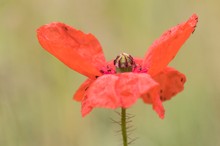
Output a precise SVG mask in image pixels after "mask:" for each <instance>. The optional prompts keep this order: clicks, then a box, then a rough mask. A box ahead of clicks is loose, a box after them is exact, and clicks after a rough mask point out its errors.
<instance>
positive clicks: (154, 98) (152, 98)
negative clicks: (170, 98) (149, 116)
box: [141, 88, 165, 119]
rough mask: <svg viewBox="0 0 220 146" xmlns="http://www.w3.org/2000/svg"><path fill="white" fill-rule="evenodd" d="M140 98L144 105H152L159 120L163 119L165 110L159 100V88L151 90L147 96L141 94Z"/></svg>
mask: <svg viewBox="0 0 220 146" xmlns="http://www.w3.org/2000/svg"><path fill="white" fill-rule="evenodd" d="M141 98H142V99H143V101H144V102H145V103H150V104H152V107H153V109H154V110H155V112H156V113H157V114H158V116H159V117H160V118H161V119H163V118H164V114H165V110H164V107H163V105H162V101H161V100H160V96H159V88H152V89H151V90H150V91H149V92H148V93H147V94H143V95H142V96H141Z"/></svg>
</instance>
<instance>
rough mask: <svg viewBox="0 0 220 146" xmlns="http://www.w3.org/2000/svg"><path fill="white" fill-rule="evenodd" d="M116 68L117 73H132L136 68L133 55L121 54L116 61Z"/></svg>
mask: <svg viewBox="0 0 220 146" xmlns="http://www.w3.org/2000/svg"><path fill="white" fill-rule="evenodd" d="M114 66H115V69H116V72H117V73H121V72H132V69H133V67H135V62H134V59H133V57H132V56H131V55H129V54H127V53H121V54H119V55H118V56H117V57H116V59H115V60H114Z"/></svg>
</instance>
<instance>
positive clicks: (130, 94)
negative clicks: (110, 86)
mask: <svg viewBox="0 0 220 146" xmlns="http://www.w3.org/2000/svg"><path fill="white" fill-rule="evenodd" d="M115 88H116V91H117V93H118V95H120V98H121V107H123V108H128V107H130V106H131V105H133V104H134V103H135V102H136V100H137V99H138V98H139V97H141V96H142V95H143V94H147V93H148V92H149V91H152V90H154V91H157V94H158V91H159V85H158V83H157V82H155V81H154V80H153V79H152V78H151V76H150V75H148V74H145V73H122V74H119V80H118V81H117V83H116V86H115ZM155 93H156V92H155Z"/></svg>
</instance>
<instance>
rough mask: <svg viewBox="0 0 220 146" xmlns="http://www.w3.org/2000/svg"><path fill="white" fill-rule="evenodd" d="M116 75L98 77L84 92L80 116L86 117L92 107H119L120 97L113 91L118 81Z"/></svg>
mask: <svg viewBox="0 0 220 146" xmlns="http://www.w3.org/2000/svg"><path fill="white" fill-rule="evenodd" d="M118 78H119V77H118V76H116V75H111V74H107V75H103V76H101V77H98V78H97V79H96V80H95V81H94V82H93V83H92V84H91V85H90V87H89V89H88V90H87V92H86V97H85V98H84V99H83V100H82V111H81V112H82V116H83V117H84V116H85V115H87V114H88V113H89V112H90V111H91V110H92V109H93V108H94V107H101V108H112V109H115V108H117V107H119V106H120V105H121V104H120V97H119V96H118V95H117V93H116V90H115V83H116V81H117V80H118Z"/></svg>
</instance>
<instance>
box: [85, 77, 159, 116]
mask: <svg viewBox="0 0 220 146" xmlns="http://www.w3.org/2000/svg"><path fill="white" fill-rule="evenodd" d="M153 88H154V89H155V91H156V89H157V93H158V92H159V85H158V83H157V82H155V81H154V80H153V79H152V78H151V76H150V75H148V74H142V73H122V74H116V75H103V76H101V77H99V78H98V79H97V80H95V81H94V82H93V83H92V84H91V85H90V87H89V89H88V91H87V93H86V97H85V98H84V99H83V100H82V116H85V115H86V114H88V113H89V112H90V111H91V110H92V109H93V108H94V107H101V108H111V109H115V108H118V107H123V108H128V107H130V106H131V105H133V104H134V103H135V102H136V100H137V99H138V98H139V97H141V96H142V95H143V94H147V92H148V91H149V90H152V89H153ZM158 96H159V95H158Z"/></svg>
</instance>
